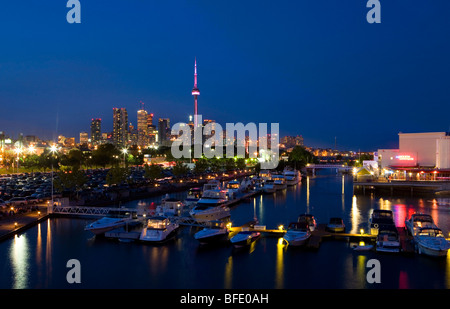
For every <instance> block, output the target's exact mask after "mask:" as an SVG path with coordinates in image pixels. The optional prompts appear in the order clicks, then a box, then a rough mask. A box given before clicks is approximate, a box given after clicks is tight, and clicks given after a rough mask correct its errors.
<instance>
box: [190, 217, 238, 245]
mask: <svg viewBox="0 0 450 309" xmlns="http://www.w3.org/2000/svg"><path fill="white" fill-rule="evenodd" d="M229 233H230V230H229V229H228V227H227V225H226V222H223V221H220V220H215V221H210V222H209V224H208V226H207V227H205V228H203V229H202V230H201V231H199V232H197V233H195V234H194V238H195V239H196V240H198V241H199V242H200V243H201V244H213V243H221V242H224V241H227V240H228V235H229Z"/></svg>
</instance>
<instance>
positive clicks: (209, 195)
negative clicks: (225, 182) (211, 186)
mask: <svg viewBox="0 0 450 309" xmlns="http://www.w3.org/2000/svg"><path fill="white" fill-rule="evenodd" d="M227 202H228V199H227V196H226V192H225V191H223V190H206V191H204V192H203V195H202V197H201V198H200V200H199V201H198V202H197V204H196V205H195V206H194V208H192V210H191V211H190V212H189V213H190V215H191V217H192V218H194V219H195V220H197V221H198V222H206V221H212V220H220V219H223V218H226V217H229V216H230V208H228V207H227V206H226V203H227Z"/></svg>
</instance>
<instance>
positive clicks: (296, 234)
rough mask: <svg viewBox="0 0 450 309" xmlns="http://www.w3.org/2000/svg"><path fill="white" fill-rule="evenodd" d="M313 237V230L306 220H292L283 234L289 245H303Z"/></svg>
mask: <svg viewBox="0 0 450 309" xmlns="http://www.w3.org/2000/svg"><path fill="white" fill-rule="evenodd" d="M310 237H311V231H310V230H309V227H308V224H306V223H305V222H291V223H290V224H289V226H288V229H287V231H286V233H285V234H284V236H283V239H284V241H286V243H287V244H288V245H289V246H303V245H304V244H306V242H307V241H308V239H309V238H310Z"/></svg>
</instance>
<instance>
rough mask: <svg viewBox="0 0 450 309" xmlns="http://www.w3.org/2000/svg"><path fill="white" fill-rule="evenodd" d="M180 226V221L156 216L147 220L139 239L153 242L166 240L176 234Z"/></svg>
mask: <svg viewBox="0 0 450 309" xmlns="http://www.w3.org/2000/svg"><path fill="white" fill-rule="evenodd" d="M178 228H179V225H178V223H176V222H173V221H172V220H171V219H170V218H169V217H164V216H154V217H151V218H149V219H148V220H147V224H146V226H145V227H144V228H143V229H142V232H141V235H140V236H139V240H140V241H144V242H151V243H159V242H164V241H166V240H169V239H171V238H172V237H173V236H175V235H176V232H177V231H178Z"/></svg>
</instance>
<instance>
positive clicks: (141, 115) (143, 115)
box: [137, 102, 148, 147]
mask: <svg viewBox="0 0 450 309" xmlns="http://www.w3.org/2000/svg"><path fill="white" fill-rule="evenodd" d="M141 103H142V102H141ZM147 123H148V113H147V111H146V110H144V103H142V107H141V109H140V110H138V112H137V132H138V138H137V144H138V146H141V147H146V146H147V145H148V124H147Z"/></svg>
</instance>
